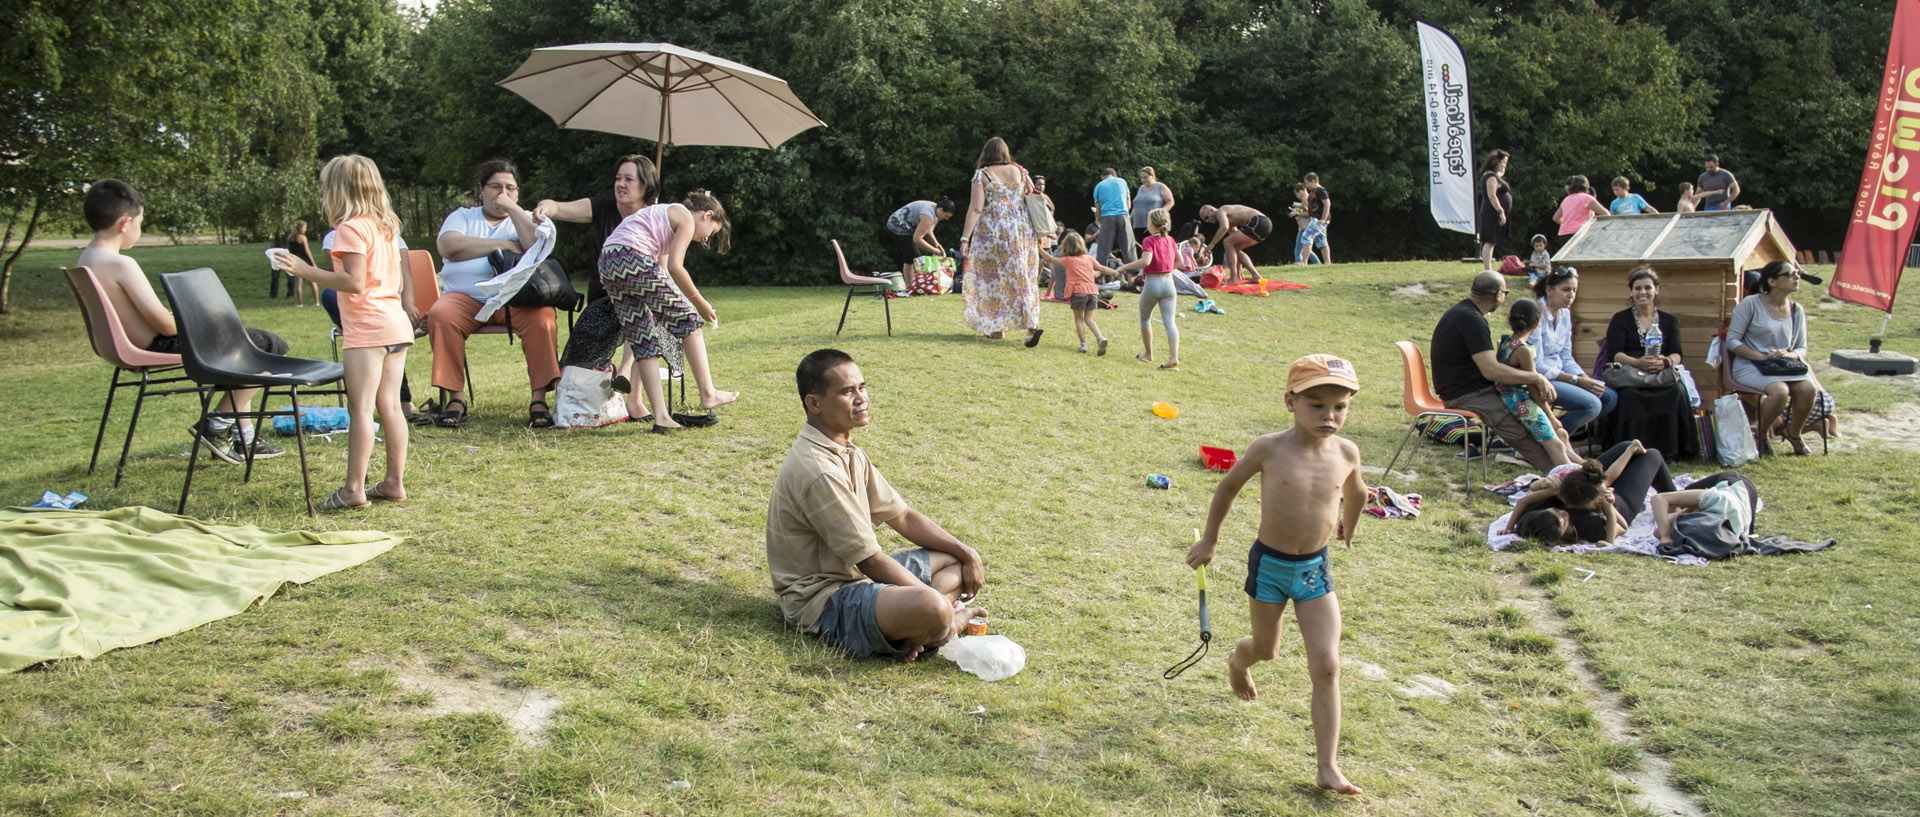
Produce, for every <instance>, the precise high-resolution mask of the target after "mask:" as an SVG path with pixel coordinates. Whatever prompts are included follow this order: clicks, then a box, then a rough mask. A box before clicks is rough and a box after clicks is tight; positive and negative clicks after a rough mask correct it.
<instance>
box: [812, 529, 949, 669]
mask: <svg viewBox="0 0 1920 817" xmlns="http://www.w3.org/2000/svg"><path fill="white" fill-rule="evenodd" d="M889 555H890V556H891V557H892V558H893V560H894V561H896V562H899V563H900V566H902V567H905V568H906V569H907V572H908V573H912V574H913V577H914V578H916V579H919V580H920V581H921V582H924V583H931V582H932V581H933V551H930V550H926V549H924V548H915V549H913V550H903V551H900V552H899V553H893V554H889ZM892 586H893V585H888V584H881V583H879V582H860V583H859V584H850V585H847V586H846V587H842V588H840V589H839V590H837V591H835V592H834V594H833V596H832V597H831V598H829V599H827V609H826V610H824V611H822V612H821V613H820V637H821V638H822V639H823V640H825V641H826V642H827V643H828V644H832V645H834V646H836V647H839V648H840V649H842V650H845V651H846V653H847V654H848V655H850V656H852V657H854V658H866V657H867V656H870V655H896V654H898V653H899V652H900V648H899V647H896V646H894V645H893V644H892V642H889V641H887V636H886V635H885V634H884V633H882V632H880V620H879V619H878V618H876V617H875V616H874V608H875V605H877V604H879V600H880V591H881V589H883V588H887V587H892Z"/></svg>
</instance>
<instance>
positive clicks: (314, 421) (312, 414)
mask: <svg viewBox="0 0 1920 817" xmlns="http://www.w3.org/2000/svg"><path fill="white" fill-rule="evenodd" d="M292 408H293V407H292V406H288V407H286V408H283V409H281V411H291V410H292ZM348 424H349V422H348V416H347V410H346V409H345V408H342V407H340V406H301V407H300V430H301V431H305V432H307V433H308V434H332V433H333V432H336V431H346V430H347V425H348ZM273 433H275V434H279V435H280V436H283V437H291V436H293V418H292V417H288V416H286V415H284V414H283V415H280V416H278V417H275V418H273Z"/></svg>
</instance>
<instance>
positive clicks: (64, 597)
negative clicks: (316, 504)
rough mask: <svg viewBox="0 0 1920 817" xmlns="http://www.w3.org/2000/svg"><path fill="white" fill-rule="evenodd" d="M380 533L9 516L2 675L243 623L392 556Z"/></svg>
mask: <svg viewBox="0 0 1920 817" xmlns="http://www.w3.org/2000/svg"><path fill="white" fill-rule="evenodd" d="M402 538H403V537H400V536H396V535H394V534H389V533H383V532H380V531H326V532H316V531H267V530H261V529H260V528H256V527H253V526H251V525H214V524H209V523H206V522H202V521H200V520H197V519H193V518H190V517H185V516H174V515H173V514H169V513H161V512H160V511H156V510H153V509H151V508H141V507H133V508H116V509H114V510H109V511H77V510H76V511H34V510H28V509H25V508H9V509H5V510H0V673H9V672H16V671H19V670H21V669H24V668H26V667H30V666H33V665H34V664H38V663H40V662H42V661H51V660H54V659H58V658H70V657H73V656H79V657H81V658H93V657H94V656H97V655H100V654H102V653H104V652H107V651H108V650H112V649H117V648H120V647H129V646H133V645H136V644H145V643H147V642H150V641H157V640H159V639H162V638H166V637H167V636H170V635H174V634H176V633H181V632H185V631H187V630H190V629H193V628H194V627H198V626H200V625H202V624H206V623H207V622H210V621H217V620H219V619H223V618H226V617H228V616H232V615H236V614H238V613H240V612H243V611H245V610H246V609H247V608H248V607H251V606H252V605H253V604H254V603H255V602H258V601H260V600H262V599H265V598H266V597H268V596H271V595H273V593H274V591H276V590H278V589H279V588H280V586H281V585H282V584H284V583H286V582H296V583H301V582H309V581H312V580H314V579H316V578H319V577H321V576H324V575H326V574H328V573H333V572H336V571H339V570H343V569H346V568H348V567H352V566H354V565H357V564H360V563H361V562H365V561H367V560H369V559H372V558H374V557H375V556H379V555H380V554H382V553H385V552H387V550H389V549H391V548H392V547H393V546H394V545H396V544H399V543H400V541H401V539H402Z"/></svg>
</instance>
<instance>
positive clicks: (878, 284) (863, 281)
mask: <svg viewBox="0 0 1920 817" xmlns="http://www.w3.org/2000/svg"><path fill="white" fill-rule="evenodd" d="M829 243H831V244H833V257H834V259H835V260H837V261H839V262H840V283H843V284H846V285H847V302H846V303H845V304H842V305H841V307H840V326H839V328H837V329H835V330H833V334H835V335H839V334H840V330H841V329H845V328H847V310H850V309H852V308H853V296H854V295H857V294H870V293H876V292H877V293H879V294H880V302H881V303H883V304H886V309H887V335H888V336H889V337H891V336H892V335H893V299H892V298H889V297H887V291H888V290H890V289H892V288H893V282H892V281H889V280H887V279H885V278H876V277H874V276H871V275H855V274H853V270H850V269H847V256H846V254H845V253H842V252H841V251H840V242H839V241H838V240H837V239H834V240H830V241H829Z"/></svg>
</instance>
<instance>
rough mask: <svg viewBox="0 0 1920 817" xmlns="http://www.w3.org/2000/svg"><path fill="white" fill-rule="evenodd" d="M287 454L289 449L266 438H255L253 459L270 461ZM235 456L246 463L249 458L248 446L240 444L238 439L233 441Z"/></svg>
mask: <svg viewBox="0 0 1920 817" xmlns="http://www.w3.org/2000/svg"><path fill="white" fill-rule="evenodd" d="M285 453H287V449H285V448H281V447H280V446H277V445H274V444H273V443H270V442H267V440H266V438H264V437H254V438H253V458H254V459H255V460H270V459H273V458H274V457H278V456H280V455H281V454H285ZM233 455H234V456H236V457H239V458H240V459H241V460H242V461H245V460H246V457H247V446H246V444H245V443H242V442H240V440H239V439H238V438H235V439H234V441H233Z"/></svg>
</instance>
